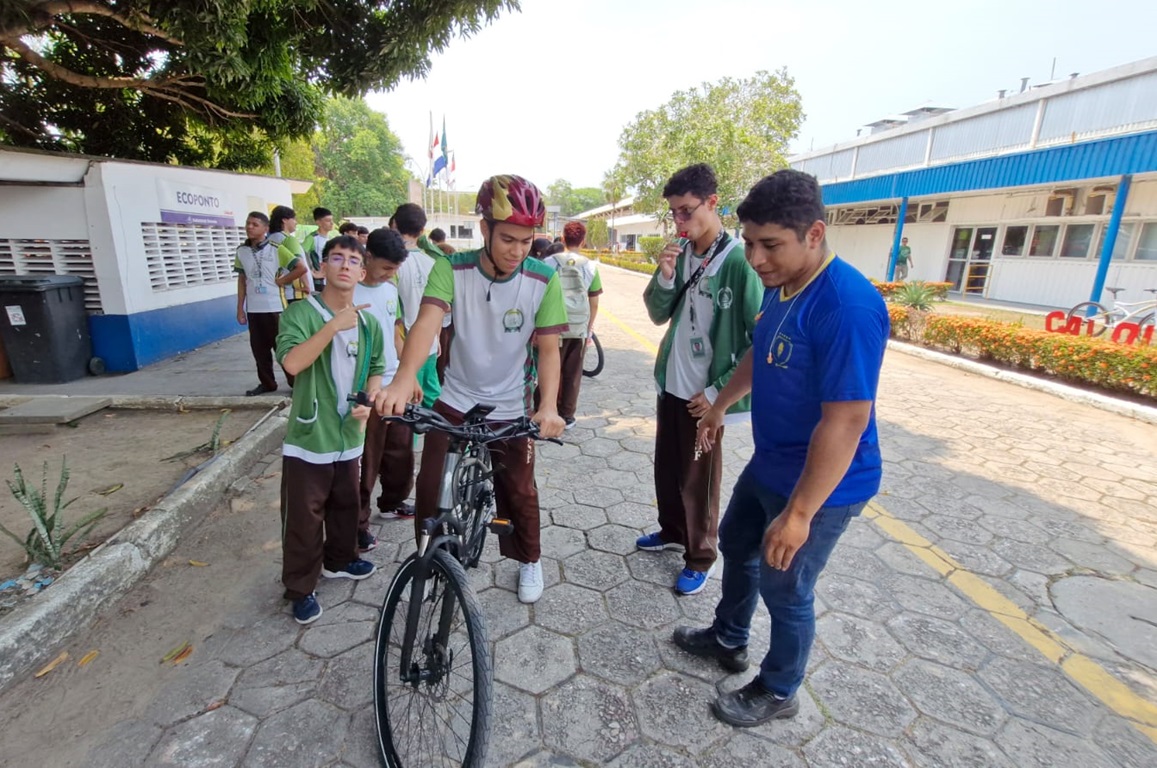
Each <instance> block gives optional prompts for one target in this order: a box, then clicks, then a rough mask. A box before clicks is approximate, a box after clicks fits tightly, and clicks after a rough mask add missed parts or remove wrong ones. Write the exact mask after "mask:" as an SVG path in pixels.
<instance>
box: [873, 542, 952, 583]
mask: <svg viewBox="0 0 1157 768" xmlns="http://www.w3.org/2000/svg"><path fill="white" fill-rule="evenodd" d="M876 557H878V558H880V559H881V560H883V561H884V562H885V563H887V564H888V565H889V566H890V567H891V568H892V569H893V570H895V571H898V572H900V573H906V574H908V575H909V576H918V577H920V578H922V579H938V578H940V574H938V573H937V572H936V571H934V570H932V569H931V568H930V567H929V566H928V564H927V563H925V562H924V561H923V560H921V559H920V558H918V557H916V555H914V554H913V553H912V551H911V550H910V549H908V548H907V547H906V546H904V545H903V544H901V543H899V542H898V541H889V542H887V543H886V544H884V545H883V546H881V547H879V548H877V549H876Z"/></svg>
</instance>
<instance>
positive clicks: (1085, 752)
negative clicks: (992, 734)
mask: <svg viewBox="0 0 1157 768" xmlns="http://www.w3.org/2000/svg"><path fill="white" fill-rule="evenodd" d="M1051 722H1057V721H1056V720H1052V721H1051ZM996 743H997V745H999V746H1000V748H1001V749H1003V750H1004V751H1005V754H1008V755H1011V756H1012V757H1013V759H1014V760H1015V761H1016V765H1017V768H1056V766H1057V755H1064V756H1065V765H1073V766H1080V768H1110V766H1114V767H1115V766H1117V765H1118V764H1117V763H1115V762H1113V761H1112V760H1110V759H1109V758H1108V756H1106V755H1105V754H1104V753H1103V752H1101V750H1099V749H1097V747H1096V746H1094V745H1093V744H1091V743H1089V742H1087V741H1085V740H1084V739H1082V738H1078V737H1076V736H1072V735H1070V734H1068V733H1064V732H1062V731H1058V730H1055V729H1053V728H1047V727H1045V726H1043V725H1039V724H1037V723H1032V722H1028V721H1026V720H1021V719H1019V718H1012V719H1011V720H1009V722H1008V725H1006V726H1005V727H1004V729H1003V730H1002V731H1001V732H1000V733H998V734H997V735H996Z"/></svg>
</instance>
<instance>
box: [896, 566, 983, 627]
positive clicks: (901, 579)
mask: <svg viewBox="0 0 1157 768" xmlns="http://www.w3.org/2000/svg"><path fill="white" fill-rule="evenodd" d="M886 588H887V589H888V591H890V592H891V593H892V597H893V598H895V600H896V602H898V603H899V604H900V605H902V606H903V607H904V608H906V609H908V610H909V611H916V612H918V613H926V614H928V615H929V616H938V617H940V618H942V619H953V618H956V617H957V616H959V615H960V614H962V613H964V611H965V610H966V608H967V603H965V602H964V600H963V599H962V598H960V597H959V596H958V595H957V594H956V592H955V591H953V590H952V589H950V588H949V587H946V586H945V585H944V584H941V583H938V582H934V581H928V580H927V579H918V578H915V577H913V576H904V575H903V574H894V575H893V577H892V578H891V579H889V580H888V582H887V584H886Z"/></svg>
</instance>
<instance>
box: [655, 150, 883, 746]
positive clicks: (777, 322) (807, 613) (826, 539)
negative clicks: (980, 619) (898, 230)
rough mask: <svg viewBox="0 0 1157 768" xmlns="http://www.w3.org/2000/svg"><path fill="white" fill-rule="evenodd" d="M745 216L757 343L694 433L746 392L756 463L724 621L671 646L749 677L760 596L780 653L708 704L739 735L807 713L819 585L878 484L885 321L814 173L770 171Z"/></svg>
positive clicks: (720, 611) (731, 533) (747, 486)
mask: <svg viewBox="0 0 1157 768" xmlns="http://www.w3.org/2000/svg"><path fill="white" fill-rule="evenodd" d="M737 213H738V215H739V221H740V223H741V224H742V225H743V240H744V244H745V251H746V255H747V260H748V262H749V263H750V264H751V266H752V268H753V269H754V270H755V272H756V273H757V274H758V275H759V278H760V280H761V281H762V283H763V285H764V287H765V289H766V290H765V292H764V298H763V305H762V309H761V311H760V314H759V315H757V316H756V326H755V334H754V341H753V344H752V347H751V349H750V350H748V352H747V354H746V355H745V356H744V357H743V359H742V360H741V361H740V363H739V366H738V367H737V368H736V370H735V374H734V375H733V376H732V377H731V380H730V381H729V382H728V383H727V385H726V386H725V387H724V388H723V390H722V391H721V392H720V393H719V396H718V397H717V398H716V400H715V403H714V404H713V405H712V406H711V409H710V410H709V411H708V412H707V414H706V415H705V416H704V417H703V418H702V420H701V421H700V423H699V434H698V438H699V445H700V446H701V448H702V449H704V450H709V449H710V446H711V445H712V441H713V440H714V438H715V434H716V433H717V432H718V430H719V429H720V428H721V427H722V424H723V414H724V412H725V411H726V409H727V407H728V406H730V405H731V404H732V403H734V402H736V401H737V400H739V399H740V398H741V397H743V396H744V395H745V394H747V392H748V391H750V392H751V394H752V403H751V417H752V425H753V432H754V436H755V454H754V455H753V456H752V458H751V461H750V463H749V464H748V465H747V467H746V469H744V471H743V474H742V475H740V477H739V480H738V481H737V482H736V484H735V489H734V491H733V492H732V496H731V503H730V504H729V505H728V507H727V512H726V514H725V515H724V517H723V522H722V523H721V525H720V527H719V552H720V554H722V555H723V594H722V596H721V597H720V599H719V604H718V605H717V606H716V608H715V622H714V623H713V624H712V625H711V626H710V627H707V628H704V629H693V628H691V627H679V628H678V629H676V630H675V636H674V642H675V644H676V645H678V646H679V647H680V648H683V649H684V650H686V651H688V652H690V653H693V654H696V655H698V656H705V657H709V658H714V659H716V660H717V661H718V662H719V663H720V664H721V665H722V666H723V667H724V668H726V669H728V670H730V671H733V672H742V671H743V670H745V669H747V638H748V634H749V632H750V629H751V617H752V614H753V613H754V612H755V605H756V600H757V599H758V598H759V596H760V595H762V597H763V601H764V603H765V604H766V605H767V610H768V612H769V613H770V614H771V646H770V648H769V649H768V652H767V655H766V656H764V658H763V663H762V664H761V665H760V670H759V674H758V675H757V676H756V677H755V679H754V680H752V681H751V682H750V683H748V684H747V685H746V686H744V687H742V688H740V689H739V690H737V691H734V692H732V693H725V694H723V695H721V696H720V697H719V698H717V699H716V700H715V702H714V703H713V705H712V710H713V711H714V713H715V716H716V717H718V718H719V719H720V720H722V721H724V722H726V723H730V724H731V725H735V726H741V727H742V726H754V725H759V724H761V723H764V722H767V721H769V720H772V719H775V718H784V717H792V716H794V715H795V714H796V713H797V712H798V711H799V703H798V700H797V698H796V690H797V689H798V688H799V686H800V684H801V683H803V678H804V671H805V669H806V668H807V659H808V654H809V653H810V652H811V645H812V640H813V639H814V637H815V610H814V606H813V602H814V594H813V588H814V587H815V583H816V579H817V578H818V577H819V575H820V572H821V571H822V570H823V568H824V566H825V565H826V564H827V560H828V556H829V555H830V554H831V552H832V549H833V548H834V547H835V545H836V542H837V541H838V540H839V537H840V535H841V534H842V533H843V532H844V530H845V529H846V528H847V526H848V522H849V520H850V519H851V518H852V517H853V516H855V515H858V514H859V513H860V511H861V510H862V509H863V508H864V506H865V505H866V504H867V503H868V501H869V500H870V499H871V498H872V497H873V496H874V495H875V494H876V492H877V491H878V490H879V488H880V471H881V460H880V448H879V444H878V442H877V439H876V419H875V408H874V403H875V400H876V387H877V384H878V383H879V379H880V365H881V364H882V362H883V359H884V348H885V345H886V344H887V340H888V333H889V322H888V312H887V309H886V308H885V306H884V302H883V300H882V299H881V298H880V294H879V293H878V292H877V291H876V289H875V288H873V287H872V285H871V283H869V282H868V280H867V279H866V278H865V277H864V276H863V275H861V274H860V273H859V272H858V271H857V270H856V269H855V268H854V267H852V266H850V265H849V264H848V263H847V262H845V261H842V260H841V259H839V258H838V257H836V255H835V254H834V253H832V252H831V251H829V250H828V246H827V241H826V239H825V229H826V227H825V224H824V221H825V213H824V203H823V197H822V195H821V193H820V188H819V184H817V183H816V180H815V178H814V177H812V176H809V175H807V174H805V173H800V172H799V171H792V170H784V171H779V172H778V173H775V174H773V175H771V176H768V177H766V178H764V179H762V180H761V181H760V182H759V183H758V184H756V185H755V186H754V187H753V188H752V189H751V191H750V192H749V193H748V195H747V198H746V199H745V200H744V201H743V203H742V204H741V205H740V206H739V209H738V211H737Z"/></svg>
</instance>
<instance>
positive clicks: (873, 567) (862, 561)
mask: <svg viewBox="0 0 1157 768" xmlns="http://www.w3.org/2000/svg"><path fill="white" fill-rule="evenodd" d="M827 571H828V572H829V573H838V574H840V575H842V576H851V577H852V578H856V579H863V580H864V581H870V582H872V583H873V584H880V583H883V582H885V581H886V580H887V579H888V577H889V576H890V575H892V569H891V568H889V567H888V566H887V565H886V564H885V563H884V561H883V560H881V559H880V558H878V557H876V555H875V553H873V552H868V551H865V550H862V549H852V548H848V549H845V550H843V551H842V552H840V555H839V557H835V556H833V557H832V558H831V559H830V560H828V565H827Z"/></svg>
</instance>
